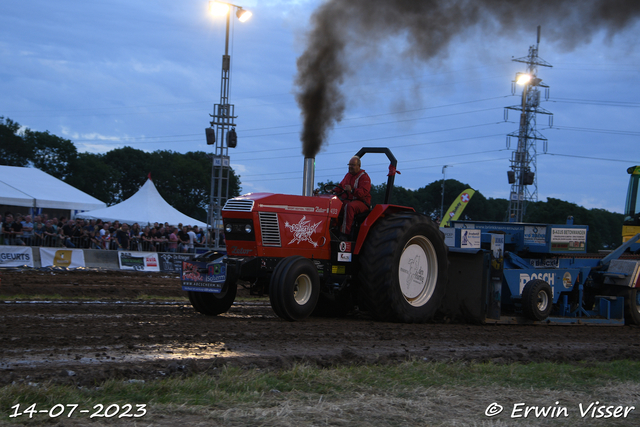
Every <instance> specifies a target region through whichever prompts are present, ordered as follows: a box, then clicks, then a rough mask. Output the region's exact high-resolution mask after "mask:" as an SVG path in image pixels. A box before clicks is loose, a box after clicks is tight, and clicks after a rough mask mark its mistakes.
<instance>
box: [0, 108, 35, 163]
mask: <svg viewBox="0 0 640 427" xmlns="http://www.w3.org/2000/svg"><path fill="white" fill-rule="evenodd" d="M19 130H20V125H19V124H18V123H16V122H14V121H13V120H11V119H9V118H7V119H5V118H4V117H2V116H0V165H3V166H22V167H24V166H28V165H29V163H30V162H31V161H32V159H33V148H34V147H33V144H31V143H29V142H27V141H25V140H24V138H23V137H22V135H20V134H19Z"/></svg>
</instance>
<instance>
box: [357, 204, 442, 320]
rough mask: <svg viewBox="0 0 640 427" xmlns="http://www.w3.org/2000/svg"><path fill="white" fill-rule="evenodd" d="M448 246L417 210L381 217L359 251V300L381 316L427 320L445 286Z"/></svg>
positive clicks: (392, 318) (375, 314)
mask: <svg viewBox="0 0 640 427" xmlns="http://www.w3.org/2000/svg"><path fill="white" fill-rule="evenodd" d="M447 256H448V248H447V245H446V244H445V243H444V237H443V235H442V233H441V232H440V230H439V229H438V227H437V226H436V225H435V224H434V223H433V222H432V221H431V220H430V219H429V218H427V217H426V216H424V215H421V214H417V213H414V212H406V213H400V214H393V215H389V216H387V217H384V218H382V219H380V220H379V221H378V222H377V223H376V224H375V225H374V227H373V229H372V230H371V231H370V233H369V235H368V236H367V240H366V241H365V243H364V246H363V250H362V252H361V254H360V272H359V276H358V277H359V281H360V283H361V291H362V292H361V295H360V297H361V299H362V302H364V306H365V308H366V309H368V310H369V311H370V312H371V314H372V316H373V317H374V318H376V319H378V320H382V321H392V322H404V323H423V322H426V321H428V320H430V319H431V318H432V317H433V315H434V314H435V312H436V310H437V309H438V308H439V306H440V302H441V301H442V298H443V296H444V293H445V289H446V286H447V275H448V271H447V270H448V265H449V261H448V259H447Z"/></svg>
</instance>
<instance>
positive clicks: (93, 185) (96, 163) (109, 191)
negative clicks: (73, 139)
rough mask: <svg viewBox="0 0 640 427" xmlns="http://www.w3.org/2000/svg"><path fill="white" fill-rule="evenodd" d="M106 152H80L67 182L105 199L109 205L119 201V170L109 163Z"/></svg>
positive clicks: (102, 199) (73, 163)
mask: <svg viewBox="0 0 640 427" xmlns="http://www.w3.org/2000/svg"><path fill="white" fill-rule="evenodd" d="M104 156H105V155H104V154H93V153H78V156H77V157H76V159H75V160H74V161H73V162H72V163H71V165H70V166H69V168H70V170H71V173H70V174H69V176H67V179H66V180H65V182H66V183H67V184H69V185H72V186H74V187H76V188H77V189H78V190H81V191H84V192H85V193H87V194H89V195H91V196H93V197H95V198H96V199H98V200H101V201H103V202H104V203H106V204H107V205H113V204H115V203H117V200H116V198H115V197H116V194H117V182H119V178H120V176H119V172H118V171H117V170H115V169H114V168H112V167H111V166H109V165H107V164H106V163H105V161H104Z"/></svg>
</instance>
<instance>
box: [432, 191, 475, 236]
mask: <svg viewBox="0 0 640 427" xmlns="http://www.w3.org/2000/svg"><path fill="white" fill-rule="evenodd" d="M475 193H476V191H475V190H473V189H471V188H467V189H466V190H464V191H463V192H462V193H460V194H458V197H456V199H455V200H454V201H453V203H451V206H449V209H448V210H447V212H445V214H444V215H443V216H442V218H441V221H440V227H451V221H455V220H457V219H459V218H460V215H462V211H463V210H464V208H466V207H467V204H468V203H469V200H471V197H473V195H474V194H475Z"/></svg>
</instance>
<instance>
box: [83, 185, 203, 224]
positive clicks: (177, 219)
mask: <svg viewBox="0 0 640 427" xmlns="http://www.w3.org/2000/svg"><path fill="white" fill-rule="evenodd" d="M76 217H77V218H85V219H101V220H103V221H120V222H121V223H124V222H126V223H127V224H129V225H131V224H133V223H135V222H137V223H138V224H140V225H141V226H144V225H147V224H153V223H154V222H157V223H159V224H164V223H165V222H168V223H169V225H178V224H179V223H182V224H184V225H197V226H198V227H205V228H206V227H207V224H206V223H204V222H201V221H198V220H197V219H193V218H191V217H189V216H187V215H184V214H182V213H180V212H179V211H178V210H177V209H175V208H174V207H173V206H171V205H170V204H169V203H167V202H166V201H165V200H164V199H163V198H162V196H161V195H160V193H158V189H157V188H156V186H155V185H153V181H151V179H148V180H147V182H145V184H144V185H143V186H142V187H141V188H140V190H138V192H137V193H136V194H134V195H133V196H131V197H129V198H128V199H127V200H125V201H124V202H121V203H118V204H117V205H113V206H109V207H108V208H104V209H97V210H93V211H89V212H82V213H80V214H77V215H76Z"/></svg>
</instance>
